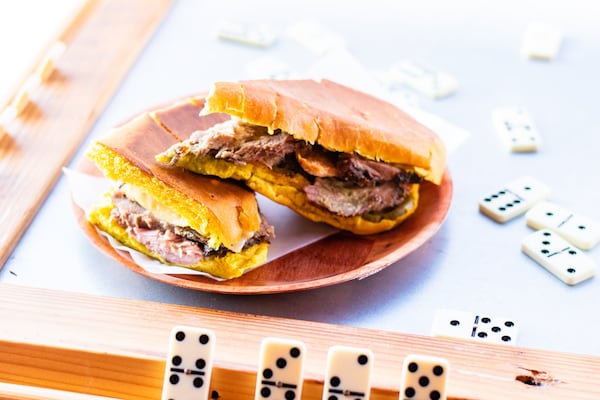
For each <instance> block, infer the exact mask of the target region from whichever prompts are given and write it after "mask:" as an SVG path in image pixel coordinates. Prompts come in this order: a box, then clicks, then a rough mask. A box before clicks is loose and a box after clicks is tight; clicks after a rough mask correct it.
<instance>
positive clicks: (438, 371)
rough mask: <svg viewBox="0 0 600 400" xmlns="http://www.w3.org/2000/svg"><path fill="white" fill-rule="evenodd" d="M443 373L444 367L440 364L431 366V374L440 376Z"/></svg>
mask: <svg viewBox="0 0 600 400" xmlns="http://www.w3.org/2000/svg"><path fill="white" fill-rule="evenodd" d="M443 373H444V367H442V366H441V365H436V366H435V367H433V374H434V375H435V376H442V374H443Z"/></svg>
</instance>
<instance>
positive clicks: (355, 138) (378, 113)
mask: <svg viewBox="0 0 600 400" xmlns="http://www.w3.org/2000/svg"><path fill="white" fill-rule="evenodd" d="M216 112H218V113H227V114H229V115H232V116H235V117H237V118H239V119H241V120H243V121H246V122H248V123H251V124H255V125H261V126H266V127H268V128H269V130H270V131H274V130H275V129H281V130H283V131H285V132H288V133H289V134H291V135H292V136H294V137H295V138H296V139H300V140H305V141H307V142H309V143H318V144H320V145H321V146H323V147H324V148H326V149H328V150H332V151H339V152H344V153H357V154H360V155H361V156H363V157H366V158H369V159H372V160H377V161H384V162H387V163H391V164H397V165H403V166H407V167H413V168H414V169H415V170H416V172H417V173H419V174H420V175H421V176H423V177H424V178H425V179H426V180H429V181H431V182H433V183H436V184H439V183H440V182H441V180H442V176H443V174H444V170H445V168H446V151H445V148H444V145H443V143H442V142H441V140H440V139H439V138H438V136H437V135H436V134H435V133H433V132H432V131H431V130H429V129H428V128H426V127H425V126H423V125H421V124H420V123H419V122H417V121H416V120H415V119H414V118H412V117H411V116H410V115H408V114H407V113H405V112H404V111H402V110H400V109H399V108H397V107H396V106H394V105H392V104H391V103H388V102H386V101H383V100H381V99H378V98H376V97H373V96H371V95H368V94H366V93H363V92H359V91H357V90H354V89H351V88H349V87H346V86H343V85H340V84H338V83H335V82H332V81H328V80H322V81H319V82H317V81H314V80H251V81H240V82H217V83H215V84H214V86H213V88H212V90H211V92H210V93H209V95H208V97H207V99H206V105H205V107H204V109H203V110H202V114H203V115H208V114H211V113H216Z"/></svg>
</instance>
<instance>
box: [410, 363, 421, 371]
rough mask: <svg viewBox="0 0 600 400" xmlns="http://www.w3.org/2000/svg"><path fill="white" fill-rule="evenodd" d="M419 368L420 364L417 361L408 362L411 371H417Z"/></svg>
mask: <svg viewBox="0 0 600 400" xmlns="http://www.w3.org/2000/svg"><path fill="white" fill-rule="evenodd" d="M418 369H419V364H417V363H416V362H411V363H410V364H408V370H409V371H410V372H417V370H418Z"/></svg>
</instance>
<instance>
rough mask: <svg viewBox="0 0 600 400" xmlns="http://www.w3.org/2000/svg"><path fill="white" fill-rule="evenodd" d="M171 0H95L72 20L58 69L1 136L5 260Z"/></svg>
mask: <svg viewBox="0 0 600 400" xmlns="http://www.w3.org/2000/svg"><path fill="white" fill-rule="evenodd" d="M170 4H171V0H127V1H120V0H90V1H89V2H88V3H86V5H85V6H84V7H83V8H82V10H81V12H80V13H79V14H77V16H76V18H75V19H74V20H73V22H72V23H71V24H70V25H69V26H67V27H65V30H64V32H63V34H62V35H61V36H60V37H59V38H58V39H60V40H62V41H63V42H65V43H66V45H67V47H66V51H65V52H64V53H63V54H62V56H61V57H60V58H59V59H58V60H57V62H56V69H55V71H54V73H53V74H52V75H50V76H49V78H48V80H47V82H45V83H44V84H43V85H41V86H40V87H39V88H38V89H37V90H35V91H34V92H33V93H32V94H31V96H30V97H31V102H30V103H29V104H28V105H27V106H26V108H25V109H24V110H23V112H22V114H21V115H20V116H18V117H17V118H16V119H15V120H14V121H13V122H12V123H9V124H7V126H5V128H6V130H7V131H8V133H9V135H7V136H5V137H3V138H2V140H1V141H0V173H1V175H2V181H1V182H0V185H1V189H2V195H1V196H0V210H2V211H0V226H2V231H1V233H0V266H2V265H3V264H4V262H5V261H6V259H7V258H8V256H9V254H10V252H11V251H12V250H13V249H14V247H15V245H16V244H17V242H18V241H19V239H20V238H21V236H22V234H23V232H24V231H25V229H26V228H27V226H28V225H29V223H30V222H31V220H32V219H33V217H34V215H35V214H36V212H37V210H38V209H39V207H40V205H41V204H42V202H43V201H44V199H45V198H46V196H47V194H48V193H49V192H50V190H51V189H52V187H53V186H54V183H55V182H56V180H57V178H58V177H59V176H60V173H61V168H62V167H63V166H64V165H66V164H67V162H68V161H69V159H70V158H71V157H72V155H73V154H74V152H75V151H76V150H77V149H78V147H79V145H80V144H81V142H82V140H83V139H84V137H85V136H86V135H87V133H88V131H89V129H90V127H91V126H92V124H93V123H94V121H95V120H96V118H97V117H98V115H99V114H100V113H101V112H102V110H103V109H104V107H105V105H106V103H107V102H108V101H109V100H110V98H111V96H112V95H113V93H114V91H115V90H116V89H117V88H118V86H119V84H120V82H121V80H122V78H123V77H124V76H125V73H126V72H127V71H128V70H129V68H130V66H131V64H132V63H133V61H134V60H135V59H136V58H137V55H138V54H139V52H140V50H141V49H142V48H143V46H144V44H145V43H146V41H147V39H148V38H149V37H150V35H151V34H152V33H153V32H154V30H155V28H156V26H157V25H158V23H159V22H160V21H161V19H162V17H163V15H164V14H165V12H166V10H167V9H168V7H169V6H170ZM8 193H10V195H7V194H8Z"/></svg>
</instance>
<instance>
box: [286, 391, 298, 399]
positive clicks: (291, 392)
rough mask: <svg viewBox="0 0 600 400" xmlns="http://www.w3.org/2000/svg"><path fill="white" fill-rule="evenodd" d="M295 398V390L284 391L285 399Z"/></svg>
mask: <svg viewBox="0 0 600 400" xmlns="http://www.w3.org/2000/svg"><path fill="white" fill-rule="evenodd" d="M295 398H296V392H294V391H293V390H288V391H286V392H285V400H294V399H295Z"/></svg>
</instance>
